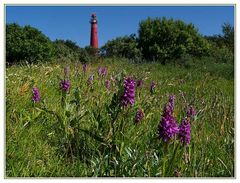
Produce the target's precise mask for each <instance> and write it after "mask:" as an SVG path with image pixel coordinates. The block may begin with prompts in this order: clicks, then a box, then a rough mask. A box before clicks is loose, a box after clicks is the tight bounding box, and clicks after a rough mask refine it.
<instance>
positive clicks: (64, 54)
mask: <svg viewBox="0 0 240 183" xmlns="http://www.w3.org/2000/svg"><path fill="white" fill-rule="evenodd" d="M54 46H55V57H56V58H57V59H58V60H60V61H65V60H67V61H76V60H79V57H80V56H79V55H80V48H79V47H78V46H77V45H76V43H74V42H72V41H70V40H66V41H65V40H56V41H54Z"/></svg>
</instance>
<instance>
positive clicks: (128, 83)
mask: <svg viewBox="0 0 240 183" xmlns="http://www.w3.org/2000/svg"><path fill="white" fill-rule="evenodd" d="M134 102H135V81H134V80H133V79H131V78H130V77H129V78H127V79H125V80H124V93H123V95H122V98H121V103H122V105H123V106H127V105H128V104H130V105H133V104H134Z"/></svg>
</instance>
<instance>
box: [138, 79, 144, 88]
mask: <svg viewBox="0 0 240 183" xmlns="http://www.w3.org/2000/svg"><path fill="white" fill-rule="evenodd" d="M142 85H143V80H142V79H139V80H137V87H140V86H142Z"/></svg>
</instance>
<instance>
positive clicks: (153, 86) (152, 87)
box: [150, 81, 156, 94]
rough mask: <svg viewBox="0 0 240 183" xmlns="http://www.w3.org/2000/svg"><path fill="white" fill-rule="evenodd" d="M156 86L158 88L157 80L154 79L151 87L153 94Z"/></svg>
mask: <svg viewBox="0 0 240 183" xmlns="http://www.w3.org/2000/svg"><path fill="white" fill-rule="evenodd" d="M155 88H156V82H155V81H153V82H152V83H151V87H150V92H151V93H152V94H153V92H154V90H155Z"/></svg>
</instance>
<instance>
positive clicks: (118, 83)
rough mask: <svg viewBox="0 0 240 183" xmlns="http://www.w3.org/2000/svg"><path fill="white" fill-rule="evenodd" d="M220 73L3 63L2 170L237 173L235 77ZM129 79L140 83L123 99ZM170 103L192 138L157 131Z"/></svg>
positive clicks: (13, 173) (10, 173)
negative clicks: (191, 111) (191, 112)
mask: <svg viewBox="0 0 240 183" xmlns="http://www.w3.org/2000/svg"><path fill="white" fill-rule="evenodd" d="M67 67H69V68H67ZM99 67H101V68H106V75H105V74H103V75H102V74H101V72H100V75H99V74H98V68H99ZM64 68H66V69H65V73H64ZM215 68H219V69H220V67H215ZM232 72H233V71H232ZM91 74H92V75H91ZM225 76H226V74H225V73H224V72H222V74H221V73H220V74H219V72H216V74H215V72H211V68H209V70H207V69H204V67H202V69H201V68H195V69H194V68H188V69H186V68H183V67H181V68H180V67H177V66H176V67H171V66H168V65H167V66H162V65H160V64H156V63H152V64H141V65H140V64H133V63H128V62H126V61H123V60H111V59H105V60H102V61H99V62H98V63H92V64H87V65H86V70H85V72H84V70H83V65H82V64H80V63H71V64H60V63H59V64H58V63H55V64H48V65H47V64H42V65H25V66H11V67H8V68H6V125H5V126H6V145H5V152H6V161H5V164H6V177H35V176H40V177H56V176H61V177H86V176H87V177H88V176H93V177H96V176H97V177H105V176H114V177H115V176H117V177H163V176H166V177H168V176H170V177H233V176H234V132H235V129H234V80H233V78H229V77H225ZM128 77H129V78H131V79H134V80H135V81H139V80H142V81H143V82H141V83H140V82H136V83H135V85H134V91H135V93H134V95H133V96H132V95H131V94H130V95H129V96H128V97H130V98H131V97H132V99H133V100H132V102H133V103H132V105H131V104H130V105H126V106H123V105H122V101H121V100H122V96H123V94H124V92H126V86H125V88H124V79H126V78H128ZM63 79H65V81H69V82H70V88H68V87H69V86H68V85H66V83H64V84H65V85H64V86H63V85H62V86H61V87H62V88H61V87H60V82H61V80H63ZM107 80H108V81H107ZM153 81H154V82H155V85H154V82H153ZM125 82H126V81H125ZM137 85H138V86H137ZM139 85H140V86H139ZM153 85H154V86H153ZM151 86H152V88H151ZM33 87H37V89H38V91H39V93H40V95H39V96H35V97H37V98H35V99H37V100H36V102H34V101H33V98H32V97H33V92H32V88H33ZM64 87H65V89H66V90H64ZM129 90H131V89H129ZM35 95H36V94H35ZM37 95H38V94H37ZM169 96H170V98H171V97H175V100H174V102H172V101H169ZM39 97H40V98H39ZM38 99H39V100H38ZM169 102H170V103H171V102H172V103H173V106H171V107H172V108H171V109H172V112H170V113H171V114H170V115H171V116H172V118H171V119H175V120H176V123H177V125H178V126H180V124H181V122H182V120H183V119H186V120H187V121H188V123H189V124H190V136H191V139H190V143H183V141H184V139H182V138H181V137H180V136H179V133H174V132H172V131H171V129H170V128H168V130H170V131H168V133H172V136H168V139H167V141H164V140H163V138H162V136H161V135H160V131H161V130H164V129H163V125H164V124H163V117H164V114H165V113H166V110H167V109H166V106H167V105H168V104H169ZM189 106H192V107H193V108H194V109H195V111H196V113H195V114H194V115H192V116H189V115H188V113H187V110H188V107H189ZM139 110H140V111H141V113H140V114H138V115H137V116H136V114H137V112H138V111H139ZM161 125H162V127H161V128H160V126H161ZM165 125H166V124H165ZM166 128H167V127H166ZM165 130H166V129H165ZM166 133H167V132H166ZM166 133H165V135H166ZM182 135H184V134H182ZM165 137H166V136H165ZM185 140H186V139H185Z"/></svg>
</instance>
